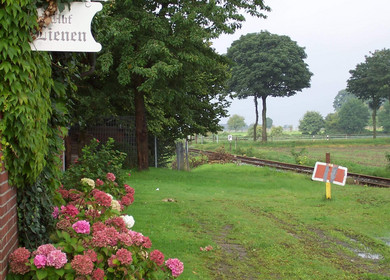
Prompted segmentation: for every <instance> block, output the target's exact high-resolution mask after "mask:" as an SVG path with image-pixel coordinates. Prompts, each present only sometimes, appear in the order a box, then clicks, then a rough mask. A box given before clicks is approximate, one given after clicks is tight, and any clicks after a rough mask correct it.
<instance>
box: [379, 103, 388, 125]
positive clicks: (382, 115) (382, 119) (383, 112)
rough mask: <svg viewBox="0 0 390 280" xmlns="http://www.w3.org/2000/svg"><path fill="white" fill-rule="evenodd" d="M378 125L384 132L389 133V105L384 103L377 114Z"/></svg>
mask: <svg viewBox="0 0 390 280" xmlns="http://www.w3.org/2000/svg"><path fill="white" fill-rule="evenodd" d="M378 122H379V125H381V126H382V127H383V131H384V132H390V103H389V101H386V102H385V103H384V104H383V106H382V108H381V109H380V110H379V112H378Z"/></svg>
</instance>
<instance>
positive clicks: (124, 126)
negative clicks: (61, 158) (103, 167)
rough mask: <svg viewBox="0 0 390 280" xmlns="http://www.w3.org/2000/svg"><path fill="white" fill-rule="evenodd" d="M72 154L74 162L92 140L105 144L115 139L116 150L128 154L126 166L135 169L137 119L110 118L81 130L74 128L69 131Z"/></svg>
mask: <svg viewBox="0 0 390 280" xmlns="http://www.w3.org/2000/svg"><path fill="white" fill-rule="evenodd" d="M69 138H70V147H67V149H68V148H70V149H71V151H70V153H69V154H71V158H72V160H74V159H75V158H77V157H78V155H79V154H80V152H81V149H82V148H83V147H84V146H85V145H87V144H88V143H89V142H90V141H91V139H93V138H96V139H98V140H99V141H100V142H102V143H105V142H106V141H107V140H108V138H113V139H114V141H115V148H116V149H117V150H119V151H121V152H124V153H126V154H127V158H126V161H125V165H126V166H129V167H133V166H136V165H137V144H136V138H135V119H134V117H133V116H122V117H110V118H106V119H105V121H104V122H102V123H100V124H97V125H95V126H91V127H89V128H87V129H86V130H81V129H80V128H79V127H77V126H74V127H71V128H70V130H69Z"/></svg>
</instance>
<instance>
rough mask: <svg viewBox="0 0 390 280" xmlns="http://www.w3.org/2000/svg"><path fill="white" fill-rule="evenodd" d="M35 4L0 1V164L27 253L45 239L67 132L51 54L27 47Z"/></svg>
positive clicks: (60, 87) (31, 1)
mask: <svg viewBox="0 0 390 280" xmlns="http://www.w3.org/2000/svg"><path fill="white" fill-rule="evenodd" d="M37 2H39V1H36V0H35V1H34V0H0V25H1V28H0V77H1V79H0V113H1V115H2V119H0V144H1V155H2V156H1V160H2V161H3V163H2V166H3V168H5V170H6V171H7V174H8V181H7V184H8V185H10V186H12V187H15V188H16V189H17V203H18V207H17V212H18V232H19V245H21V246H25V247H27V248H34V247H37V246H39V245H40V244H43V243H44V242H45V241H47V240H48V234H47V232H48V231H49V228H50V227H51V226H52V218H51V211H52V200H53V196H54V191H55V189H56V188H58V186H59V176H60V166H61V164H60V157H59V154H60V153H61V149H62V146H63V139H62V137H63V136H64V135H65V132H66V130H65V129H64V127H65V126H66V120H65V119H66V118H65V112H64V110H63V109H62V107H63V106H62V105H61V104H62V103H63V102H62V101H63V100H64V98H65V86H64V85H63V84H62V83H61V82H59V81H56V80H55V79H53V76H54V77H55V76H56V73H53V72H52V64H53V62H52V61H53V60H52V55H51V54H50V53H46V52H32V51H31V48H30V45H29V42H31V41H32V34H33V33H34V30H36V28H37V26H38V24H37V14H36V13H37V12H36V11H37ZM42 2H44V3H46V2H47V1H42ZM46 4H47V3H46ZM57 76H58V75H57ZM60 108H61V109H60ZM2 191H3V190H2ZM0 196H1V194H0ZM7 203H8V202H7ZM9 203H15V201H14V200H13V202H9ZM7 207H13V206H12V205H7ZM31 236H33V237H34V238H31ZM2 238H3V237H2ZM4 238H6V237H4ZM7 253H8V252H4V253H3V255H2V256H0V257H1V258H0V260H2V259H3V258H4V257H6V256H4V254H7ZM1 277H2V276H1V275H0V279H1Z"/></svg>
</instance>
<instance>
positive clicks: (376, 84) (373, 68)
mask: <svg viewBox="0 0 390 280" xmlns="http://www.w3.org/2000/svg"><path fill="white" fill-rule="evenodd" d="M349 72H350V73H351V77H350V78H349V79H348V81H347V83H348V86H347V90H348V91H349V92H351V93H353V94H354V95H356V96H357V97H358V98H359V99H362V100H365V101H368V105H369V107H370V108H371V109H372V126H373V138H376V114H377V110H378V109H379V108H380V106H381V104H382V103H383V101H384V100H385V98H389V96H390V50H388V49H383V50H380V51H375V52H374V53H371V55H370V56H366V57H365V62H363V63H360V64H358V65H357V66H356V68H355V69H354V70H351V71H349Z"/></svg>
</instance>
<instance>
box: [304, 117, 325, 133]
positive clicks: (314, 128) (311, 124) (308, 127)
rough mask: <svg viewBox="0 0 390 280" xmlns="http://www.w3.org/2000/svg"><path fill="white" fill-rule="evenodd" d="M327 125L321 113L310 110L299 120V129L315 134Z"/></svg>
mask: <svg viewBox="0 0 390 280" xmlns="http://www.w3.org/2000/svg"><path fill="white" fill-rule="evenodd" d="M324 126H325V121H324V118H323V117H322V116H321V114H320V113H318V112H314V111H308V112H306V113H305V115H304V116H303V119H302V120H300V121H299V131H301V132H302V133H303V134H310V135H315V134H318V132H320V130H321V128H323V127H324Z"/></svg>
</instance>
